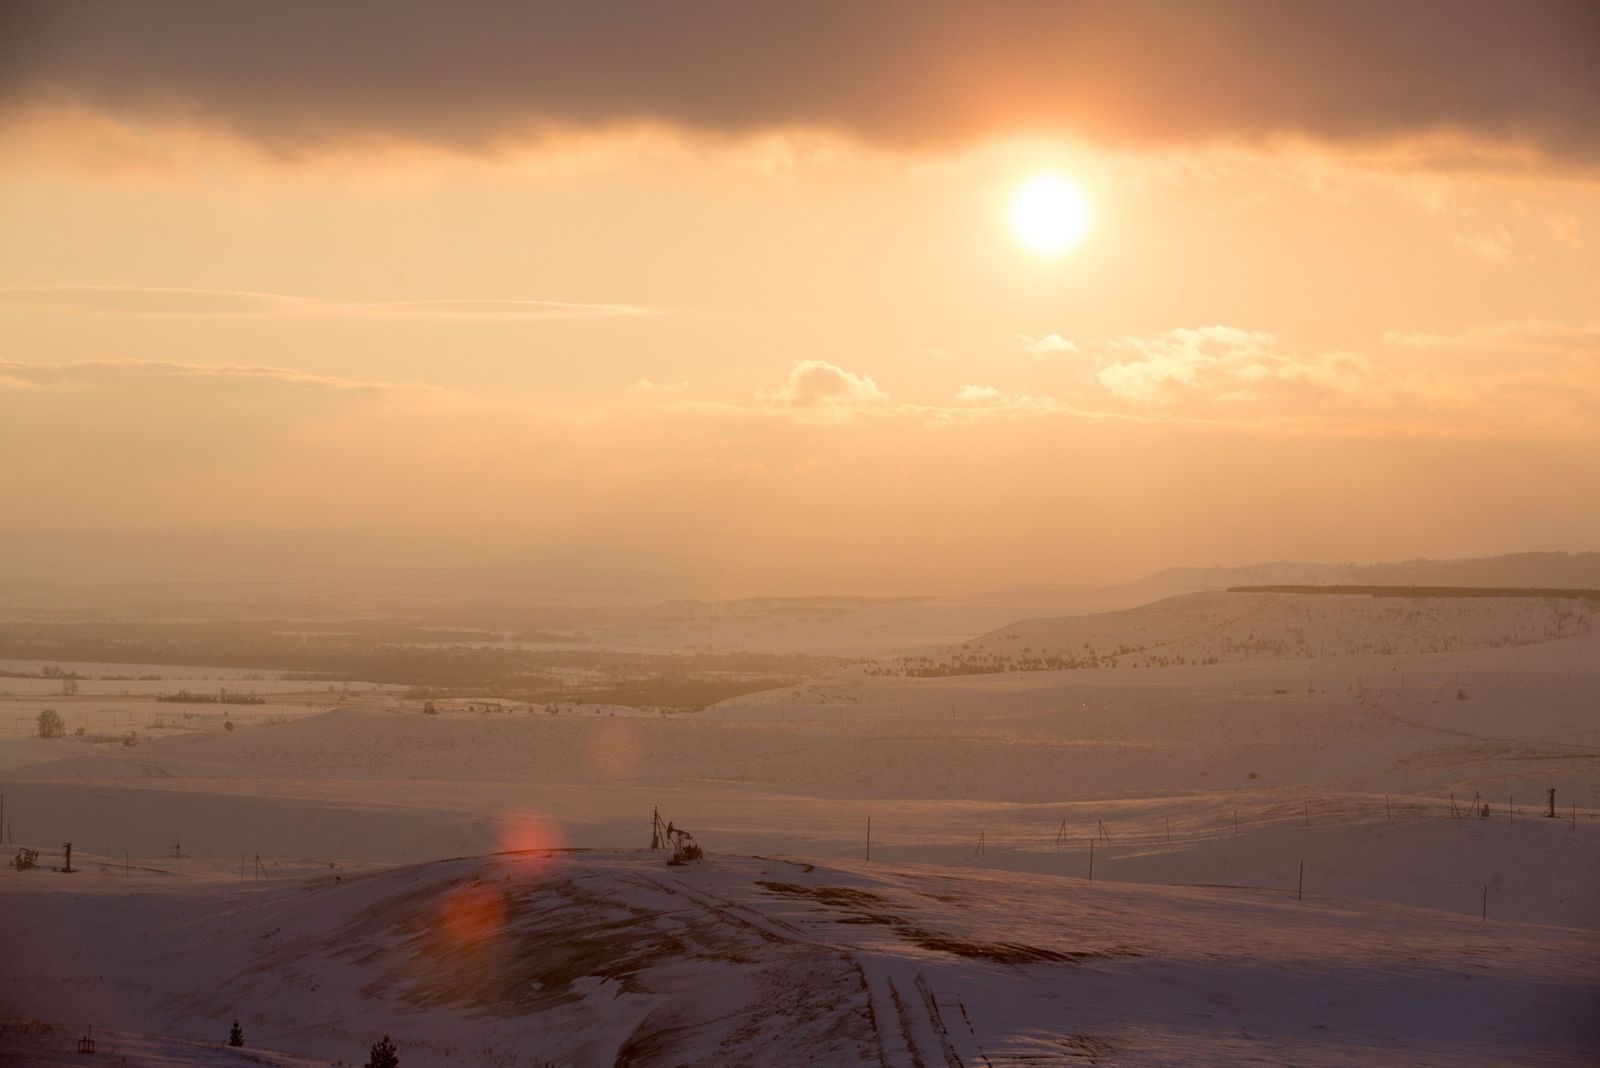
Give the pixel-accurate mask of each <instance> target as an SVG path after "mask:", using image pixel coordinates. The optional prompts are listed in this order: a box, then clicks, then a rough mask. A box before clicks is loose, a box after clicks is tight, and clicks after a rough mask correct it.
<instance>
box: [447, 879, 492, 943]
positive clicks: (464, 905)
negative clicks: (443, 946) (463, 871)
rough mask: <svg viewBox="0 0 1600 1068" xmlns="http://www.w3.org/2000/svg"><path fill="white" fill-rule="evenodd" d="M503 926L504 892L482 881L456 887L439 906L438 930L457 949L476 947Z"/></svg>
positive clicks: (490, 937)
mask: <svg viewBox="0 0 1600 1068" xmlns="http://www.w3.org/2000/svg"><path fill="white" fill-rule="evenodd" d="M505 926H506V896H505V894H504V892H502V891H501V890H498V889H496V888H495V887H493V886H488V885H485V884H483V883H468V884H467V885H465V886H458V887H456V888H455V889H454V890H452V891H450V893H448V894H446V895H445V899H444V904H442V905H441V906H440V907H439V932H440V933H441V934H442V935H444V937H445V939H446V940H447V941H448V942H449V943H450V944H451V945H452V946H453V947H455V948H457V949H476V948H477V947H479V946H481V945H484V944H485V943H487V942H488V941H489V940H490V939H492V938H494V937H495V935H497V934H499V933H500V932H501V931H503V930H504V929H505Z"/></svg>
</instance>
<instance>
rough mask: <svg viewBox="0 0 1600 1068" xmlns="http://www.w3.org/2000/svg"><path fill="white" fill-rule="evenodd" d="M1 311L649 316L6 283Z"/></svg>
mask: <svg viewBox="0 0 1600 1068" xmlns="http://www.w3.org/2000/svg"><path fill="white" fill-rule="evenodd" d="M0 306H10V307H13V308H42V309H52V310H57V311H63V312H73V313H79V314H87V315H153V316H176V317H184V316H196V317H213V318H238V319H593V318H606V317H616V316H640V315H650V314H653V312H654V309H651V308H645V307H641V306H639V305H634V304H585V303H575V302H570V301H555V300H503V299H495V298H438V299H429V300H380V301H363V300H334V299H329V298H326V297H306V296H296V295H293V294H287V293H262V292H256V291H253V290H242V289H191V288H183V287H157V286H7V287H0Z"/></svg>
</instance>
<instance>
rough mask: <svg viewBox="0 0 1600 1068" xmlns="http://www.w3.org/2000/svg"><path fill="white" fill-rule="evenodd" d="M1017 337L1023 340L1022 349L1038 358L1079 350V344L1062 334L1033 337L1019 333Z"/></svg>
mask: <svg viewBox="0 0 1600 1068" xmlns="http://www.w3.org/2000/svg"><path fill="white" fill-rule="evenodd" d="M1017 339H1018V340H1019V341H1021V342H1022V351H1023V352H1026V353H1027V354H1028V355H1029V356H1032V357H1033V358H1034V359H1036V360H1042V359H1044V358H1045V357H1046V356H1055V355H1059V354H1062V353H1068V352H1077V351H1078V346H1077V345H1075V344H1073V343H1072V342H1070V341H1068V340H1067V339H1066V338H1064V337H1062V336H1061V335H1060V334H1045V335H1044V336H1043V337H1033V336H1032V335H1030V334H1018V335H1017Z"/></svg>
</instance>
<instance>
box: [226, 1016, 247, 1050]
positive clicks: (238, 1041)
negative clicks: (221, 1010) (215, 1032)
mask: <svg viewBox="0 0 1600 1068" xmlns="http://www.w3.org/2000/svg"><path fill="white" fill-rule="evenodd" d="M228 1045H230V1046H242V1045H244V1028H242V1027H240V1026H239V1021H238V1020H237V1019H235V1020H234V1021H233V1027H232V1028H231V1029H230V1030H229V1031H228Z"/></svg>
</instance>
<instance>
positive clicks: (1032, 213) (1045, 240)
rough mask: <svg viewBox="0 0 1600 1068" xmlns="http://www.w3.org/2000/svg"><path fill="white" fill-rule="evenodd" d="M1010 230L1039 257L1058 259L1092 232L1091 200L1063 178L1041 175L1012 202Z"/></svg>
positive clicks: (1033, 179) (1020, 189)
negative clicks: (1086, 234) (1090, 218)
mask: <svg viewBox="0 0 1600 1068" xmlns="http://www.w3.org/2000/svg"><path fill="white" fill-rule="evenodd" d="M1011 229H1012V230H1013V231H1014V232H1015V233H1016V235H1017V240H1019V241H1021V242H1022V243H1023V244H1024V245H1026V246H1027V247H1028V248H1030V249H1032V250H1033V251H1034V252H1037V253H1039V255H1041V256H1059V255H1061V254H1062V253H1063V252H1065V251H1067V250H1068V249H1069V248H1071V247H1072V246H1074V245H1076V244H1077V243H1078V242H1079V241H1081V240H1083V235H1084V233H1085V232H1086V231H1087V230H1088V229H1089V200H1088V198H1087V197H1085V196H1084V195H1083V190H1081V189H1079V188H1078V187H1077V186H1076V185H1074V184H1073V183H1072V182H1070V181H1068V180H1067V179H1065V178H1063V177H1061V176H1060V175H1058V174H1041V175H1039V176H1038V177H1037V178H1032V179H1030V180H1028V181H1027V182H1025V183H1023V185H1022V186H1021V188H1019V189H1018V190H1017V192H1016V195H1015V196H1013V197H1012V198H1011Z"/></svg>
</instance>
